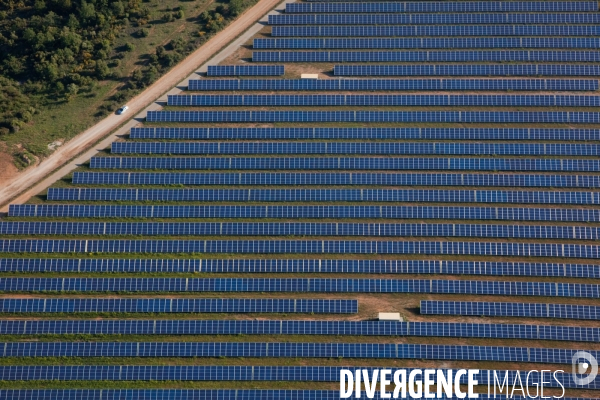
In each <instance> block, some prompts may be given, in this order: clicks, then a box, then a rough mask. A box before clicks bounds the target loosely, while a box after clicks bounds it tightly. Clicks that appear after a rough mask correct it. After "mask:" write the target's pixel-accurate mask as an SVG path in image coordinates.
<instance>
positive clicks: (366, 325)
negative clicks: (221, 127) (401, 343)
mask: <svg viewBox="0 0 600 400" xmlns="http://www.w3.org/2000/svg"><path fill="white" fill-rule="evenodd" d="M125 333H127V334H133V335H242V334H243V335H351V336H416V337H460V338H488V339H528V340H556V341H572V342H598V341H599V340H600V328H597V327H580V326H555V325H530V324H528V325H518V324H473V323H467V324H465V323H446V322H410V323H406V322H395V321H314V320H312V321H307V320H283V321H277V320H262V321H251V320H164V319H163V320H160V319H159V320H135V319H133V320H132V319H129V320H114V319H113V320H98V319H96V320H31V321H25V320H15V319H12V320H0V334H4V335H59V334H63V335H64V334H71V335H74V334H78V335H89V334H93V335H98V334H104V335H108V334H113V335H114V334H125Z"/></svg>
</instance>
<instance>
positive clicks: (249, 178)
mask: <svg viewBox="0 0 600 400" xmlns="http://www.w3.org/2000/svg"><path fill="white" fill-rule="evenodd" d="M73 183H75V184H84V185H134V184H135V185H370V186H372V185H382V186H489V187H497V186H507V187H552V188H559V187H560V188H570V187H573V188H597V187H599V186H600V176H597V175H547V174H544V175H536V174H519V175H517V174H494V173H486V174H455V173H444V174H427V173H412V174H411V173H333V172H332V173H317V172H314V173H312V172H306V173H292V172H286V173H275V172H273V173H271V172H261V173H145V172H75V173H73Z"/></svg>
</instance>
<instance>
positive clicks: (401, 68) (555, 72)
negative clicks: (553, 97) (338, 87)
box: [333, 64, 600, 76]
mask: <svg viewBox="0 0 600 400" xmlns="http://www.w3.org/2000/svg"><path fill="white" fill-rule="evenodd" d="M333 71H334V75H337V76H452V75H454V76H479V75H485V76H490V75H491V76H559V75H563V76H598V75H600V67H599V66H597V65H582V64H577V65H566V64H565V65H553V64H501V65H494V64H482V65H477V64H466V65H455V64H451V65H442V64H439V65H429V64H427V65H336V66H334V69H333Z"/></svg>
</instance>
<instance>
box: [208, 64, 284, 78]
mask: <svg viewBox="0 0 600 400" xmlns="http://www.w3.org/2000/svg"><path fill="white" fill-rule="evenodd" d="M283 74H284V66H283V65H216V66H215V65H209V66H208V71H207V75H208V76H280V75H283Z"/></svg>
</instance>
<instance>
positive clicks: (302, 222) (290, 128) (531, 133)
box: [0, 0, 600, 400]
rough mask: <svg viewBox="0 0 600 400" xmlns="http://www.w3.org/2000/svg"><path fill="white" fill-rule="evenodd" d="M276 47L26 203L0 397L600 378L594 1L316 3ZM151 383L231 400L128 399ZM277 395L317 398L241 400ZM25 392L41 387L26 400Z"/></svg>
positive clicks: (6, 300)
mask: <svg viewBox="0 0 600 400" xmlns="http://www.w3.org/2000/svg"><path fill="white" fill-rule="evenodd" d="M266 25H268V26H265V27H264V29H263V28H261V31H260V32H259V33H258V34H256V35H254V36H253V37H249V38H246V39H245V40H246V42H247V43H246V44H248V46H245V48H243V49H241V50H240V51H238V52H236V53H235V55H234V56H229V57H227V58H222V59H227V63H228V64H227V65H211V66H209V68H208V72H207V74H206V76H203V77H200V76H198V77H197V78H195V79H191V80H190V81H189V85H188V87H187V90H188V91H184V92H182V93H179V94H172V95H168V96H167V104H166V106H165V108H164V109H162V110H158V111H150V112H148V113H147V118H146V120H145V121H143V122H142V123H140V124H138V126H137V127H135V128H132V129H131V131H130V135H129V136H123V137H119V139H118V140H117V141H116V142H115V143H113V144H112V145H111V146H110V149H103V150H102V151H101V152H100V153H99V154H98V155H97V156H95V157H92V158H91V160H90V163H89V165H88V164H86V165H83V166H82V168H78V170H76V171H74V172H73V174H72V176H70V177H67V178H66V179H64V180H62V181H60V182H59V183H57V184H56V185H55V187H53V188H50V189H49V190H48V192H47V193H42V194H40V195H39V196H37V197H36V198H35V199H34V200H32V201H31V202H30V203H29V204H23V205H12V206H11V207H10V209H9V214H8V215H7V216H6V217H5V218H4V219H3V220H2V221H1V222H0V235H1V237H0V274H2V275H1V276H0V292H2V293H4V296H3V297H2V298H0V313H4V315H5V317H4V318H2V319H0V335H1V336H2V337H4V338H5V339H4V340H5V342H3V343H2V344H0V348H1V350H0V352H1V355H0V357H4V358H5V360H4V361H5V362H4V364H5V365H4V366H3V367H0V380H2V379H5V380H7V381H6V382H4V383H3V385H4V386H3V388H4V389H3V390H1V391H0V398H2V399H5V398H6V399H7V400H11V399H15V400H16V399H19V400H30V399H39V400H42V399H43V400H50V399H52V400H54V399H61V398H66V399H72V400H77V399H82V400H84V399H85V400H90V399H94V400H113V399H114V400H117V399H119V400H136V399H140V400H141V399H146V400H147V399H153V400H160V399H164V400H184V399H185V400H188V399H189V400H191V399H200V398H201V399H214V400H228V399H231V400H262V399H265V400H267V399H268V400H274V399H286V400H287V399H290V400H309V399H310V400H322V399H334V398H335V399H337V398H339V392H338V391H319V390H318V389H322V388H325V387H328V386H331V383H332V382H337V381H338V379H339V373H340V369H341V367H339V366H335V367H332V366H319V364H321V365H324V364H328V365H333V364H331V362H332V360H334V358H336V357H337V358H338V361H339V359H340V358H341V357H345V358H349V359H350V360H349V362H348V363H349V364H350V365H351V366H350V368H358V367H356V365H360V362H359V361H358V360H357V359H358V358H368V359H372V360H373V361H370V362H371V363H372V365H378V364H381V365H385V364H386V363H387V364H389V362H390V360H397V361H395V362H402V361H399V360H412V361H408V362H412V363H415V366H418V364H419V363H421V361H422V360H444V361H443V362H444V363H445V364H447V365H445V367H446V368H478V367H481V364H480V363H481V362H510V363H512V364H511V368H513V369H519V370H521V372H522V373H524V371H526V370H530V369H532V367H531V366H530V365H528V364H529V363H540V364H553V365H554V367H556V364H563V365H564V367H568V364H572V363H573V356H574V355H575V353H576V351H577V350H576V349H578V348H583V349H584V350H588V351H589V352H590V353H591V354H592V355H593V356H595V357H598V356H600V353H599V352H598V349H597V348H596V347H597V343H600V328H599V327H597V326H596V325H597V324H594V321H598V320H599V318H598V316H599V314H598V304H597V303H598V299H599V298H600V281H599V280H600V264H599V263H598V260H600V245H599V244H598V240H599V239H600V225H598V223H599V222H600V191H598V188H599V187H600V158H599V156H600V150H599V149H600V147H599V146H600V129H598V127H599V126H600V112H598V110H599V109H600V96H598V95H597V93H595V92H596V91H598V89H599V80H598V77H600V51H599V49H600V28H599V26H600V13H599V12H598V4H597V3H596V2H593V1H581V0H569V1H546V2H543V1H526V2H517V1H427V2H422V1H421V2H418V1H413V2H411V1H409V2H382V1H380V0H379V1H378V0H368V1H363V2H359V1H340V0H330V1H322V0H309V1H306V2H300V3H287V4H286V5H285V10H284V11H281V10H280V12H277V13H272V15H269V19H268V23H267V24H266ZM250 53H252V54H251V55H250ZM234 57H237V59H234ZM240 57H251V61H250V60H249V59H248V58H246V59H241V58H240ZM287 63H300V64H299V65H296V66H294V67H293V68H291V67H290V66H288V65H284V64H287ZM332 68H333V70H332ZM300 72H302V73H312V74H318V78H319V79H298V75H300ZM284 74H285V75H284ZM304 78H306V76H305V77H304ZM514 92H517V93H514ZM592 92H594V93H592ZM224 274H225V275H224ZM476 296H477V297H478V298H475V297H476ZM525 296H527V297H528V299H525V298H524V297H525ZM479 297H483V299H479ZM449 300H457V301H449ZM468 300H485V301H477V302H467V301H468ZM359 301H360V302H361V304H360V308H359V304H358V303H359ZM526 301H527V302H526ZM536 301H537V302H538V303H536ZM419 302H422V307H421V311H422V313H421V315H420V316H416V315H415V314H416V312H415V309H416V307H418V304H419ZM362 303H365V304H362ZM390 311H393V312H400V313H401V314H402V322H400V321H379V320H375V318H374V317H375V316H376V315H377V313H378V312H390ZM128 313H137V314H136V315H134V316H127V315H126V314H128ZM144 313H146V314H147V315H144ZM148 313H154V314H152V315H150V314H148ZM177 313H180V314H179V315H178V314H177ZM184 313H185V315H184ZM204 313H206V314H204ZM208 313H212V314H208ZM255 313H256V314H258V313H264V314H265V315H262V316H261V318H256V316H252V314H255ZM294 313H296V315H293V314H294ZM67 314H68V315H67ZM195 314H204V315H195ZM276 314H280V315H276ZM302 314H332V315H327V316H324V315H322V316H320V317H318V316H317V317H314V318H313V317H310V316H308V315H304V316H303V315H302ZM334 314H339V315H334ZM350 314H354V315H350ZM444 315H447V316H444ZM450 315H464V316H465V317H468V318H469V323H463V322H461V321H460V320H459V321H452V322H443V321H451V320H450V318H451V317H448V316H450ZM491 317H540V318H564V319H570V322H569V323H565V322H564V321H563V322H562V323H559V322H556V321H550V322H547V323H545V324H539V325H538V324H536V323H535V320H533V321H523V322H522V323H520V324H508V323H493V322H501V321H498V320H496V321H494V319H493V318H491ZM315 318H320V319H315ZM415 319H417V320H418V321H415ZM473 322H475V323H473ZM50 335H52V336H50ZM63 335H64V336H63ZM117 335H118V336H117ZM158 335H160V336H161V337H160V338H158ZM200 335H203V336H202V337H200ZM233 335H236V337H235V338H233V337H232V336H233ZM317 336H319V337H317ZM376 336H379V338H375V337H376ZM371 337H373V339H371ZM409 337H410V339H408V338H409ZM403 338H405V340H403ZM432 338H444V339H442V341H443V343H442V342H438V341H436V340H435V339H432ZM454 338H456V339H454ZM157 339H158V340H164V342H163V341H159V342H156V341H155V340H157ZM50 340H51V341H50ZM507 340H508V341H511V342H510V343H506V341H507ZM407 341H409V342H410V344H407V343H406V342H407ZM444 341H445V342H444ZM453 341H456V342H457V343H460V345H454V343H453ZM500 341H504V342H502V343H501V342H500ZM540 341H544V342H543V343H542V342H540ZM547 341H553V343H554V344H555V345H554V344H548V343H549V342H547ZM328 342H335V343H328ZM402 342H404V343H402ZM436 342H438V343H436ZM433 343H436V344H435V345H434V344H433ZM450 344H452V345H450ZM482 344H484V345H485V346H484V345H482ZM582 344H583V345H582ZM588 344H589V345H588ZM40 357H44V359H42V358H40ZM59 357H60V358H59ZM82 357H104V358H103V359H102V360H99V359H98V358H96V360H99V361H101V362H98V363H96V362H94V363H93V364H98V365H85V364H83V363H84V362H86V361H85V360H84V359H83V358H82ZM122 357H155V358H158V357H161V358H162V361H163V363H162V364H164V362H166V363H167V364H169V365H158V364H161V363H157V361H159V360H154V361H153V362H149V363H144V362H132V363H129V362H128V361H127V360H125V361H124V359H123V358H122ZM191 357H212V358H216V357H219V358H222V360H220V361H219V362H218V363H216V364H218V365H197V364H204V363H211V361H210V360H208V359H206V360H204V361H201V360H200V361H199V362H197V361H194V360H193V359H191ZM233 357H235V358H236V360H233V359H232V358H233ZM266 357H270V358H271V359H272V360H274V361H268V360H266ZM74 358H77V360H75V359H74ZM167 358H169V359H167ZM179 358H181V359H179ZM184 358H185V359H187V361H185V360H183V359H184ZM261 358H262V360H261ZM278 358H285V360H279V361H277V359H278ZM309 358H312V359H314V360H308V359H309ZM318 358H321V359H323V358H327V359H328V360H327V361H319V360H317V359H318ZM377 360H380V361H381V360H385V362H383V363H381V362H380V361H379V362H378V361H377ZM88 361H89V360H88ZM576 361H577V362H580V360H576ZM439 362H440V361H430V363H439ZM190 363H191V364H190ZM265 363H269V364H272V363H282V365H285V366H284V367H279V366H265V365H264V364H265ZM88 364H89V363H88ZM122 364H133V365H122ZM143 364H148V365H143ZM154 364H156V365H154ZM184 364H190V365H184ZM192 364H193V365H192ZM234 364H235V365H234ZM261 364H263V365H262V366H261ZM338 364H339V363H338ZM459 364H460V365H459ZM526 364H527V365H526ZM336 365H337V364H336ZM352 365H354V367H352ZM372 368H373V367H368V369H372ZM546 368H551V367H549V366H546V365H541V366H540V367H539V368H538V369H546ZM563 369H565V370H566V368H563ZM483 372H484V374H483V375H485V372H487V371H485V370H484V371H483ZM517 372H518V371H510V372H509V375H510V379H513V378H514V379H516V374H517ZM480 375H481V374H480ZM559 376H560V377H561V380H562V382H561V384H562V385H564V387H565V388H566V389H567V393H566V394H567V395H571V394H572V393H573V390H572V389H587V390H599V389H600V386H599V385H600V383H599V382H600V379H598V378H596V379H595V380H594V381H592V382H591V383H590V384H588V385H579V384H577V383H576V382H575V381H574V380H573V377H572V375H571V374H570V373H566V372H565V373H560V374H559ZM528 377H529V376H528ZM465 378H466V377H463V378H462V379H463V383H464V382H466V381H465ZM482 379H483V380H480V382H479V385H485V384H486V382H487V381H488V380H489V379H490V378H487V377H485V376H483V378H482ZM535 379H537V378H534V380H535ZM23 380H28V381H29V382H26V383H24V382H23ZM48 380H55V381H58V382H52V383H48V382H45V381H48ZM62 380H65V381H66V380H69V381H71V382H76V381H89V382H91V381H105V382H106V383H101V384H100V385H102V387H103V389H102V390H98V391H94V390H84V389H81V390H70V391H59V390H46V388H48V387H53V388H66V385H69V389H71V387H86V385H96V384H93V383H85V382H82V383H81V384H79V386H77V385H78V384H77V383H70V384H69V383H64V382H63V383H60V381H62ZM134 380H138V381H146V382H149V381H161V382H156V383H153V384H152V385H154V386H155V387H180V386H181V387H183V386H185V385H189V387H201V386H206V385H210V387H213V386H215V387H217V385H218V384H214V385H213V384H209V383H198V384H194V383H177V381H184V380H187V381H192V382H193V381H216V380H222V381H229V382H230V383H223V384H221V385H228V386H229V387H232V390H220V389H218V390H181V389H177V390H122V391H121V390H113V389H111V388H119V387H125V386H129V387H134V386H132V385H138V384H135V383H133V384H129V383H123V381H134ZM548 380H550V381H552V382H554V380H552V379H548ZM548 380H546V381H545V382H544V383H545V385H546V386H548V382H547V381H548ZM119 381H121V382H119ZM233 381H236V382H242V381H247V382H252V383H250V384H249V383H242V384H238V383H232V382H233ZM261 381H262V383H256V384H255V383H254V382H261ZM275 381H278V382H281V383H278V384H277V385H278V387H282V388H285V387H286V386H285V385H286V383H285V382H286V381H287V382H289V381H295V382H306V383H303V384H301V385H304V386H306V385H307V383H308V384H310V388H311V389H317V390H306V391H285V390H277V391H275V390H271V391H267V390H239V389H237V387H244V385H246V386H248V385H251V386H253V387H257V388H260V387H264V388H269V387H273V385H274V384H273V382H275ZM111 382H112V383H111ZM327 382H329V383H327ZM536 382H539V380H538V381H536ZM552 382H551V383H550V386H551V387H554V388H556V389H558V388H560V387H561V385H560V384H559V383H558V382H555V383H552ZM140 383H141V382H140ZM529 383H531V381H530V382H529ZM326 385H327V386H326ZM23 386H25V387H31V388H43V389H44V390H40V391H36V390H29V391H21V390H16V391H8V390H6V389H10V388H20V387H23ZM105 387H106V388H105ZM207 387H208V386H207ZM481 389H483V386H482V387H481ZM553 393H558V392H557V391H556V392H553ZM589 393H592V395H590V394H589ZM585 394H586V395H588V396H593V392H589V391H586V392H585ZM362 397H365V396H362ZM352 398H358V397H357V396H353V397H352ZM376 398H381V396H379V394H378V395H377V396H376ZM481 398H483V399H488V396H483V395H481ZM502 400H506V399H504V398H503V399H502ZM519 400H524V399H519Z"/></svg>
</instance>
